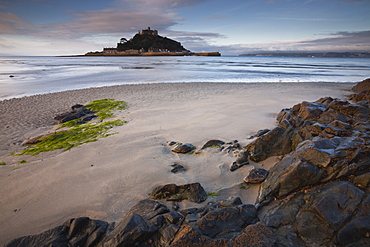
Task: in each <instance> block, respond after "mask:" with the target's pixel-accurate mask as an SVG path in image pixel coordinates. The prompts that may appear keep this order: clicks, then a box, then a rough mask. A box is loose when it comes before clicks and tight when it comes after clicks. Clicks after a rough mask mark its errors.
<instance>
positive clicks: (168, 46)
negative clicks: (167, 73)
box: [117, 34, 187, 52]
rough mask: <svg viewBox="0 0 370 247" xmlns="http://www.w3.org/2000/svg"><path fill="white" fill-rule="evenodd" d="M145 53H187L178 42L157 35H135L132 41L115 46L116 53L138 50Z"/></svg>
mask: <svg viewBox="0 0 370 247" xmlns="http://www.w3.org/2000/svg"><path fill="white" fill-rule="evenodd" d="M140 49H144V50H145V51H150V50H153V51H160V50H166V51H170V52H183V51H187V50H186V49H185V48H184V47H183V46H182V45H181V43H180V42H177V41H175V40H172V39H169V38H166V37H162V36H159V35H143V34H136V35H135V36H134V37H133V38H132V39H130V40H128V41H127V42H125V43H118V44H117V51H127V50H140Z"/></svg>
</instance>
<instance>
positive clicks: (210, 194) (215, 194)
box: [207, 192, 220, 198]
mask: <svg viewBox="0 0 370 247" xmlns="http://www.w3.org/2000/svg"><path fill="white" fill-rule="evenodd" d="M207 196H209V197H212V198H215V197H218V196H220V194H219V193H217V192H210V193H208V194H207Z"/></svg>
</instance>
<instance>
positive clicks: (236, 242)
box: [226, 222, 277, 247]
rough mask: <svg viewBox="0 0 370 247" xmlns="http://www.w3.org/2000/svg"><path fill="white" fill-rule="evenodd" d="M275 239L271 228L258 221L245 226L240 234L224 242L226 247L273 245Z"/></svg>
mask: <svg viewBox="0 0 370 247" xmlns="http://www.w3.org/2000/svg"><path fill="white" fill-rule="evenodd" d="M276 243H277V240H276V238H275V236H274V235H273V233H272V232H271V230H270V229H269V228H268V227H266V226H265V225H264V224H263V223H261V222H258V223H256V224H253V225H248V226H247V227H245V228H244V229H243V230H242V231H241V232H240V234H237V235H235V236H234V237H233V238H232V239H230V241H229V242H228V243H227V244H226V247H238V246H263V247H275V246H276Z"/></svg>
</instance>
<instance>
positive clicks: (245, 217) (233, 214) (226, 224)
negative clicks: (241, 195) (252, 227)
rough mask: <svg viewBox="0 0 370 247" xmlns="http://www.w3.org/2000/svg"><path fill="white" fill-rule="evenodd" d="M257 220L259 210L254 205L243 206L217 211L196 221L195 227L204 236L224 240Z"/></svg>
mask: <svg viewBox="0 0 370 247" xmlns="http://www.w3.org/2000/svg"><path fill="white" fill-rule="evenodd" d="M257 220H258V217H257V210H256V208H255V207H254V206H253V205H241V206H236V207H225V208H218V209H215V210H213V211H211V212H209V213H207V214H206V215H204V216H203V217H202V218H200V219H199V220H198V221H196V223H195V227H197V229H198V230H199V231H200V232H201V233H202V234H203V235H206V236H208V237H211V238H222V237H226V236H228V235H230V234H231V235H233V234H235V232H240V231H241V230H242V229H243V228H244V227H245V226H247V225H249V224H253V223H255V222H257Z"/></svg>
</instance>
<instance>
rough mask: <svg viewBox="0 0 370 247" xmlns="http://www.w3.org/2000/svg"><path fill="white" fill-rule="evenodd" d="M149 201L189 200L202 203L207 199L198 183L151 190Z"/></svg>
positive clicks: (172, 185)
mask: <svg viewBox="0 0 370 247" xmlns="http://www.w3.org/2000/svg"><path fill="white" fill-rule="evenodd" d="M150 198H151V199H165V200H167V201H182V200H189V201H191V202H198V203H199V202H203V201H205V200H206V199H207V193H206V192H205V190H204V189H203V187H202V186H201V185H200V183H192V184H185V185H179V186H177V185H176V184H166V185H163V186H158V187H156V188H154V189H153V191H152V193H151V196H150Z"/></svg>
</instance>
